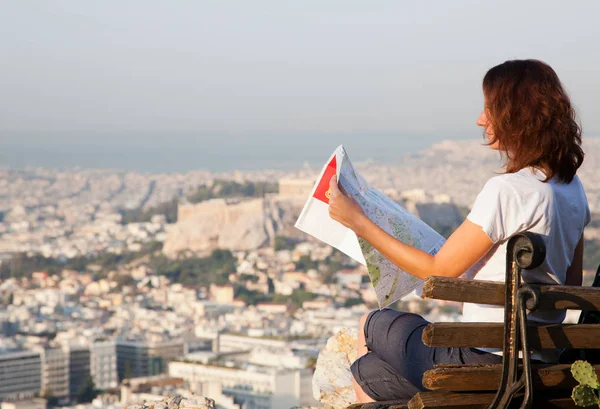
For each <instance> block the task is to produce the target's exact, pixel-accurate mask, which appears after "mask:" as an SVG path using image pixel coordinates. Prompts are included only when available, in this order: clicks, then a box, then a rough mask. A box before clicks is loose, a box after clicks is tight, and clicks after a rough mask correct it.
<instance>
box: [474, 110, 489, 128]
mask: <svg viewBox="0 0 600 409" xmlns="http://www.w3.org/2000/svg"><path fill="white" fill-rule="evenodd" d="M476 123H477V126H486V125H487V118H486V116H485V112H482V113H481V114H479V118H477V122H476Z"/></svg>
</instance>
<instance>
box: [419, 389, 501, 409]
mask: <svg viewBox="0 0 600 409" xmlns="http://www.w3.org/2000/svg"><path fill="white" fill-rule="evenodd" d="M494 396H495V394H493V393H453V392H420V393H417V394H416V395H415V396H413V398H412V399H411V400H410V401H409V402H408V409H424V408H432V409H434V408H443V409H479V408H487V406H488V405H489V404H490V403H491V402H492V400H493V399H494Z"/></svg>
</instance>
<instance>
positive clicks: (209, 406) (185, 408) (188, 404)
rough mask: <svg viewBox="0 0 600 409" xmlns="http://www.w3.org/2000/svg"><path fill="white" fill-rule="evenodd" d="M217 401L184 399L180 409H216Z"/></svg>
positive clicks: (200, 398) (198, 398) (199, 398)
mask: <svg viewBox="0 0 600 409" xmlns="http://www.w3.org/2000/svg"><path fill="white" fill-rule="evenodd" d="M215 407H216V405H215V401H214V400H213V399H209V398H202V397H197V398H190V399H183V400H182V401H181V403H180V404H179V409H215Z"/></svg>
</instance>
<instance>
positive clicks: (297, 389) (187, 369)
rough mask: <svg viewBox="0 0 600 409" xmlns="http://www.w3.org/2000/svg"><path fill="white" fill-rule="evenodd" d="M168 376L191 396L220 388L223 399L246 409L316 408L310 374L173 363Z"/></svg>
mask: <svg viewBox="0 0 600 409" xmlns="http://www.w3.org/2000/svg"><path fill="white" fill-rule="evenodd" d="M169 376H172V377H176V378H182V379H184V380H186V381H187V382H188V383H189V385H190V390H191V391H192V392H201V391H202V388H203V386H205V385H206V384H213V385H214V384H220V385H221V389H222V393H223V394H224V395H228V396H232V397H234V398H235V400H236V402H240V403H241V402H244V405H245V406H244V407H245V408H246V409H281V408H291V407H295V406H311V405H314V404H317V401H316V400H315V399H314V398H313V395H312V370H310V369H276V368H264V367H249V368H247V369H238V368H227V367H220V366H211V365H203V364H198V363H186V362H176V361H173V362H171V363H169Z"/></svg>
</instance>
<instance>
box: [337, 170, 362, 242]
mask: <svg viewBox="0 0 600 409" xmlns="http://www.w3.org/2000/svg"><path fill="white" fill-rule="evenodd" d="M329 189H330V192H331V194H330V196H329V217H331V218H332V219H333V220H336V221H338V222H340V223H341V224H343V225H344V226H346V227H348V228H349V229H351V230H353V231H354V232H355V233H356V234H357V235H359V236H360V234H359V231H360V228H361V226H363V225H364V222H365V219H367V216H366V215H365V213H364V212H363V210H362V209H361V208H360V206H359V205H358V203H356V201H354V199H352V198H351V197H350V196H348V195H346V194H345V193H344V192H342V191H341V190H340V188H339V187H338V183H337V177H336V175H333V177H332V178H331V180H330V181H329ZM367 220H368V219H367Z"/></svg>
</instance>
